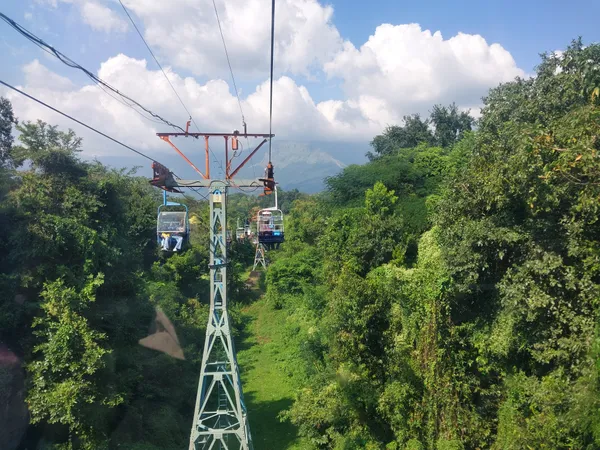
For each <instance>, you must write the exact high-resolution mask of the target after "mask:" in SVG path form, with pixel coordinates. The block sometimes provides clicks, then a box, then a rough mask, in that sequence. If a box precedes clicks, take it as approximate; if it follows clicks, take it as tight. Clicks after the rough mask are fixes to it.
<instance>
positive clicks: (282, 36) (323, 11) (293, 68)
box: [124, 0, 342, 79]
mask: <svg viewBox="0 0 600 450" xmlns="http://www.w3.org/2000/svg"><path fill="white" fill-rule="evenodd" d="M124 4H125V5H126V7H127V8H129V9H130V10H131V11H133V12H134V13H135V14H136V15H137V16H138V17H139V18H141V19H142V20H143V25H144V34H145V38H146V40H147V41H148V43H149V44H150V46H151V47H153V48H155V49H158V50H159V52H160V53H161V58H162V59H163V60H165V61H168V62H169V63H170V64H173V65H176V66H178V67H180V68H185V69H187V70H190V71H191V72H192V73H194V74H196V75H206V76H210V77H215V76H225V74H228V67H227V61H226V58H225V54H224V51H223V43H222V41H221V36H220V34H219V31H218V26H217V20H216V17H215V12H214V8H213V4H212V2H211V1H202V2H199V1H197V0H172V1H168V2H167V1H156V0H127V1H124ZM216 4H217V8H218V10H219V16H220V19H221V26H222V28H223V33H224V36H225V40H226V42H227V48H228V51H229V56H230V59H231V64H232V66H233V69H234V73H235V74H236V75H237V76H240V77H244V78H253V79H256V78H263V77H264V76H265V75H266V74H267V73H268V70H269V57H270V33H271V27H270V19H271V14H270V13H271V2H270V1H269V0H228V1H226V2H224V1H223V0H216ZM276 8H277V9H276V26H275V36H276V42H275V61H276V71H277V72H278V73H286V72H287V73H291V74H303V75H309V72H310V69H311V67H315V66H316V67H320V66H321V65H322V64H323V63H324V62H326V61H328V60H329V59H330V57H331V55H332V54H333V53H334V52H335V51H337V50H338V49H339V48H341V45H342V39H341V37H340V34H339V32H338V30H337V28H336V27H335V26H334V25H333V24H332V23H331V19H332V15H333V8H332V7H331V6H322V5H321V4H320V3H319V2H318V1H317V0H281V1H278V2H277V7H276Z"/></svg>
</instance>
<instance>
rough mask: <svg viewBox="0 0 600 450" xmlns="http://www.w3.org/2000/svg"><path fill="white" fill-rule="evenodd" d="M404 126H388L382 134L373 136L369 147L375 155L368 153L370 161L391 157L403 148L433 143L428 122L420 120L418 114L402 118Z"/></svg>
mask: <svg viewBox="0 0 600 450" xmlns="http://www.w3.org/2000/svg"><path fill="white" fill-rule="evenodd" d="M402 120H403V121H404V125H402V126H398V125H393V126H388V127H387V128H386V129H385V131H384V132H383V134H381V135H379V136H375V138H374V139H373V140H372V141H371V147H373V151H374V152H375V153H371V152H368V153H367V157H368V158H369V159H370V160H373V159H375V158H378V157H381V156H385V155H393V154H395V153H397V152H398V151H399V150H400V149H403V148H413V147H416V146H417V145H419V144H421V143H423V142H425V143H427V144H432V143H433V141H434V138H433V135H432V133H431V130H430V129H429V121H428V120H423V119H421V116H420V115H419V114H412V115H409V116H404V118H403V119H402Z"/></svg>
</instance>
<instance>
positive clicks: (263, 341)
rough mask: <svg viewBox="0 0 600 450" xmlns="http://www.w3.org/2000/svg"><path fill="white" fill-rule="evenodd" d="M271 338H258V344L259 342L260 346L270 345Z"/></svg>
mask: <svg viewBox="0 0 600 450" xmlns="http://www.w3.org/2000/svg"><path fill="white" fill-rule="evenodd" d="M271 340H272V339H271V338H270V337H267V336H256V342H258V343H259V344H268V343H269V342H271Z"/></svg>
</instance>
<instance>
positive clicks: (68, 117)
mask: <svg viewBox="0 0 600 450" xmlns="http://www.w3.org/2000/svg"><path fill="white" fill-rule="evenodd" d="M0 84H3V85H4V86H6V87H7V88H9V89H12V90H13V91H16V92H18V93H19V94H21V95H24V96H25V97H27V98H29V99H31V100H33V101H34V102H37V103H39V104H40V105H42V106H45V107H46V108H48V109H51V110H52V111H54V112H57V113H58V114H60V115H61V116H64V117H66V118H67V119H71V120H72V121H73V122H77V123H78V124H79V125H83V126H84V127H86V128H87V129H89V130H92V131H93V132H94V133H98V134H99V135H101V136H104V137H105V138H107V139H110V140H111V141H113V142H115V143H117V144H119V145H121V146H123V147H125V148H126V149H128V150H131V151H132V152H134V153H137V154H138V155H140V156H142V157H144V158H146V159H149V160H150V161H156V160H155V159H154V158H151V157H149V156H148V155H145V154H143V153H142V152H140V151H138V150H136V149H134V148H132V147H130V146H129V145H127V144H124V143H122V142H121V141H119V140H117V139H115V138H113V137H110V136H109V135H108V134H106V133H103V132H102V131H99V130H97V129H96V128H94V127H91V126H89V125H87V124H85V123H83V122H82V121H81V120H77V119H76V118H74V117H72V116H70V115H68V114H66V113H64V112H62V111H59V110H58V109H56V108H54V107H53V106H50V105H48V104H47V103H44V102H43V101H41V100H38V99H37V98H35V97H33V96H31V95H29V94H28V93H26V92H23V91H22V90H20V89H17V88H16V87H14V86H11V85H10V84H8V83H6V82H4V81H2V80H0ZM157 162H158V161H157Z"/></svg>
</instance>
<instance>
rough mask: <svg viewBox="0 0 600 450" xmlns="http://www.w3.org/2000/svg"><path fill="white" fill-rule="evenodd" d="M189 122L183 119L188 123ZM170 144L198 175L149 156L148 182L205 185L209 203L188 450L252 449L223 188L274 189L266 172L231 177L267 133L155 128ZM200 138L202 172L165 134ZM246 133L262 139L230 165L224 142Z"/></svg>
mask: <svg viewBox="0 0 600 450" xmlns="http://www.w3.org/2000/svg"><path fill="white" fill-rule="evenodd" d="M188 125H189V122H188ZM157 135H158V136H159V137H160V138H161V139H162V140H163V141H165V142H167V143H168V144H169V145H170V146H171V147H173V149H174V150H175V151H176V152H177V153H178V154H179V155H180V156H181V157H183V158H184V159H185V160H186V161H187V162H188V163H189V164H190V166H191V167H192V168H193V169H194V170H195V171H196V172H197V173H198V174H199V175H200V176H201V177H202V178H201V179H194V180H184V179H180V178H177V177H175V176H174V175H173V173H172V172H171V171H170V170H169V169H168V168H167V167H165V166H163V165H162V164H160V163H158V162H156V161H154V162H153V163H152V169H153V171H154V175H153V179H152V180H151V181H150V183H151V184H152V185H154V186H157V187H160V188H161V189H164V190H166V191H170V192H181V189H182V188H192V189H193V188H208V190H209V197H210V198H209V203H210V249H209V251H210V264H209V269H210V272H209V276H210V312H209V317H208V325H207V326H206V339H205V341H204V352H203V354H202V366H201V368H200V380H199V382H198V393H197V395H196V406H195V409H194V419H193V424H192V432H191V435H190V445H189V450H252V448H253V447H252V439H251V437H250V428H249V426H248V418H247V414H246V406H245V404H244V396H243V393H242V384H241V382H240V373H239V368H238V363H237V359H236V353H235V346H234V344H233V338H232V336H231V327H230V325H229V315H228V313H227V264H228V261H227V205H226V203H227V189H228V188H230V187H231V188H243V187H248V188H260V187H264V189H265V193H267V194H268V193H271V192H273V190H274V189H275V181H274V179H273V176H272V172H273V170H272V165H271V166H270V167H271V170H270V172H268V173H267V174H266V175H265V178H262V179H260V178H259V179H249V180H237V179H236V180H234V177H235V175H236V174H237V173H238V172H239V171H240V169H241V168H242V167H243V166H244V165H245V164H246V163H247V162H248V161H249V160H250V159H251V158H252V156H254V155H255V154H256V152H257V151H258V150H259V149H260V148H261V147H262V146H263V145H264V144H265V143H266V142H268V141H267V138H268V139H270V138H272V137H273V135H272V134H247V133H245V132H244V134H243V135H241V134H240V133H239V132H237V131H234V132H233V133H189V132H188V129H187V127H186V131H185V132H184V133H157ZM177 136H181V137H193V138H196V139H198V138H201V137H203V138H204V141H205V165H206V168H205V171H204V172H202V171H200V169H198V168H197V167H196V166H195V165H194V164H193V163H192V162H191V161H190V160H189V159H188V158H187V157H186V156H185V155H184V154H183V153H182V152H181V151H180V150H179V149H178V148H177V146H176V145H175V144H174V143H173V142H171V139H170V138H171V137H177ZM210 137H223V138H224V140H225V167H222V169H223V172H224V174H223V175H224V179H223V180H215V179H211V177H210V160H209V152H211V151H212V150H211V149H210V147H209V145H208V140H209V138H210ZM240 137H244V138H248V137H252V138H262V139H263V140H262V141H261V142H260V143H259V144H258V145H257V146H256V147H255V148H254V150H252V151H251V152H250V154H249V155H248V156H246V158H245V159H244V160H243V161H242V162H241V163H239V165H238V166H237V168H235V169H234V168H233V167H232V162H233V158H234V157H235V153H234V154H233V155H231V156H230V154H229V143H230V141H231V146H232V149H233V150H237V145H238V138H240Z"/></svg>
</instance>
